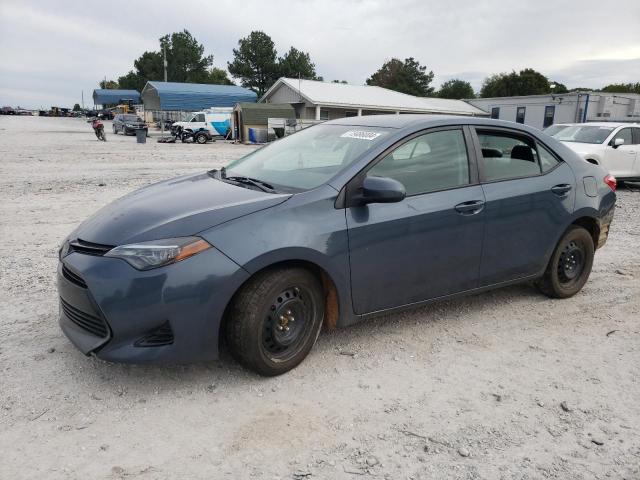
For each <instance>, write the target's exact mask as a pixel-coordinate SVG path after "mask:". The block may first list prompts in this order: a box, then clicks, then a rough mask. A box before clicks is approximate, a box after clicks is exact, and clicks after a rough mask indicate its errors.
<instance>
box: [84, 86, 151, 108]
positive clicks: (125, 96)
mask: <svg viewBox="0 0 640 480" xmlns="http://www.w3.org/2000/svg"><path fill="white" fill-rule="evenodd" d="M129 101H131V102H133V103H134V104H139V103H140V93H139V92H138V91H137V90H120V89H113V90H112V89H106V88H97V89H95V90H94V91H93V104H94V105H102V106H105V105H118V104H120V103H128V102H129Z"/></svg>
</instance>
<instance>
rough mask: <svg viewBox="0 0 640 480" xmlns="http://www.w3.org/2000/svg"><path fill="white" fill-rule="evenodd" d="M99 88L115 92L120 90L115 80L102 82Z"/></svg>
mask: <svg viewBox="0 0 640 480" xmlns="http://www.w3.org/2000/svg"><path fill="white" fill-rule="evenodd" d="M100 88H104V89H107V90H116V89H118V88H120V85H118V82H116V81H115V80H106V79H105V80H102V81H100Z"/></svg>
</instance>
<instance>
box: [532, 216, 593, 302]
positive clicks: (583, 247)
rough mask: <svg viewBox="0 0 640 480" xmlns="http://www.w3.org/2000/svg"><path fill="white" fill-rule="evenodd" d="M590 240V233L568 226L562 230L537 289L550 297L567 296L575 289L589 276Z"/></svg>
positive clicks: (591, 259)
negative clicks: (567, 228)
mask: <svg viewBox="0 0 640 480" xmlns="http://www.w3.org/2000/svg"><path fill="white" fill-rule="evenodd" d="M593 256H594V244H593V238H591V234H590V233H589V232H588V231H587V230H585V229H584V228H582V227H578V226H575V225H574V226H572V227H571V228H569V230H567V232H566V233H565V234H564V236H563V237H562V239H561V240H560V242H559V243H558V245H557V246H556V249H555V250H554V252H553V255H552V256H551V260H549V265H548V266H547V269H546V271H545V272H544V275H543V277H542V278H541V279H540V280H538V281H537V282H536V286H537V287H538V289H539V290H540V291H541V292H542V293H544V294H545V295H547V296H549V297H553V298H568V297H571V296H573V295H575V294H576V293H578V292H579V291H580V290H581V289H582V287H583V286H584V284H585V283H587V280H588V278H589V274H590V273H591V267H592V266H593Z"/></svg>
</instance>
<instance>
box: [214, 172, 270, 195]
mask: <svg viewBox="0 0 640 480" xmlns="http://www.w3.org/2000/svg"><path fill="white" fill-rule="evenodd" d="M223 179H224V180H229V181H231V182H236V183H243V184H245V185H252V186H254V187H257V188H259V189H260V190H262V191H263V192H267V193H276V189H275V188H273V187H272V186H271V185H269V184H268V183H266V182H263V181H262V180H258V179H256V178H250V177H235V176H234V177H227V176H226V175H225V176H224V177H223Z"/></svg>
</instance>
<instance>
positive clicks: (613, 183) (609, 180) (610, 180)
mask: <svg viewBox="0 0 640 480" xmlns="http://www.w3.org/2000/svg"><path fill="white" fill-rule="evenodd" d="M604 183H606V184H607V185H609V188H610V189H611V190H613V191H614V192H615V191H616V187H617V186H618V181H617V180H616V177H614V176H613V175H607V176H606V177H604Z"/></svg>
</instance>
